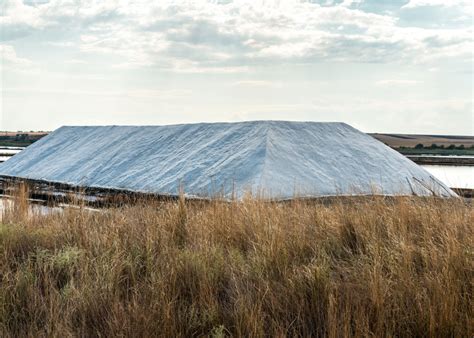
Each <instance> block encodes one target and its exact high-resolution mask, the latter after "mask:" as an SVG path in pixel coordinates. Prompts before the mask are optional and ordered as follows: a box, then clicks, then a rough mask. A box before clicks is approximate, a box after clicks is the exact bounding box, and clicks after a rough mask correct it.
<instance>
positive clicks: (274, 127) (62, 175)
mask: <svg viewBox="0 0 474 338" xmlns="http://www.w3.org/2000/svg"><path fill="white" fill-rule="evenodd" d="M0 175H2V176H13V177H20V178H28V179H35V180H45V181H50V182H58V183H67V184H71V185H75V186H83V187H101V188H113V189H124V190H132V191H140V192H152V193H158V194H171V195H175V194H177V193H178V192H179V189H180V187H182V189H183V190H184V192H185V193H186V194H187V195H189V196H211V195H214V194H221V195H222V194H223V195H224V196H226V197H230V196H232V194H234V196H237V197H242V196H243V195H244V194H245V193H248V192H251V193H253V194H259V195H260V196H262V197H267V198H277V199H286V198H292V197H295V196H298V197H316V196H330V195H358V194H373V193H375V194H383V195H412V194H413V193H415V194H417V195H432V194H433V192H434V193H435V194H437V195H441V196H455V193H454V192H452V191H451V190H450V189H449V188H447V187H446V186H445V185H444V184H443V183H441V182H440V181H438V180H437V179H435V178H434V177H432V176H431V175H430V174H429V173H428V172H427V171H425V170H424V169H423V168H421V167H420V166H418V165H416V164H415V163H413V162H411V161H410V160H408V159H407V158H405V157H404V156H402V155H400V154H399V153H397V152H396V151H394V150H392V149H390V148H389V147H387V146H385V145H384V144H383V143H381V142H379V141H377V140H375V139H374V138H372V137H371V136H369V135H366V134H364V133H362V132H360V131H358V130H356V129H354V128H352V127H351V126H349V125H347V124H344V123H316V122H285V121H252V122H241V123H200V124H182V125H170V126H101V127H62V128H59V129H57V130H56V131H54V132H53V133H51V134H50V135H48V136H46V137H44V138H43V139H41V140H39V141H37V142H36V143H34V144H32V145H31V146H29V147H28V148H26V149H25V150H24V151H22V152H21V153H19V154H17V155H15V156H14V157H12V158H11V159H10V160H8V161H7V162H5V163H3V164H1V165H0Z"/></svg>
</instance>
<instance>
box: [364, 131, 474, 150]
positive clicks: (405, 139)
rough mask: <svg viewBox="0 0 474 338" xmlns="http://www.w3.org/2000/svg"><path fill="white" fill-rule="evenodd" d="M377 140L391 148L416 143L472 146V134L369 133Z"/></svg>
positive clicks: (473, 143)
mask: <svg viewBox="0 0 474 338" xmlns="http://www.w3.org/2000/svg"><path fill="white" fill-rule="evenodd" d="M371 135H372V136H373V137H375V138H376V139H377V140H379V141H381V142H383V143H385V144H387V145H389V146H390V147H392V148H401V147H405V148H414V147H416V145H418V144H423V146H425V147H430V146H431V145H432V144H437V145H439V146H445V147H446V148H447V147H449V146H450V145H454V146H456V147H459V146H464V147H465V148H470V147H472V146H474V137H473V136H443V135H409V134H371Z"/></svg>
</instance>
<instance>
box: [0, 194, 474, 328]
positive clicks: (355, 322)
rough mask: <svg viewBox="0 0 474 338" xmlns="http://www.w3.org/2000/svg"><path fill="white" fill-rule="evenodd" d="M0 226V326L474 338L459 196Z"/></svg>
mask: <svg viewBox="0 0 474 338" xmlns="http://www.w3.org/2000/svg"><path fill="white" fill-rule="evenodd" d="M28 209H29V207H28V204H27V202H26V200H25V196H23V197H21V196H20V197H18V198H17V201H16V202H15V203H13V204H12V205H11V206H10V207H9V208H7V209H6V210H5V211H4V215H3V223H2V225H1V226H0V283H1V289H0V336H2V337H20V336H31V337H33V336H34V337H39V336H48V337H71V336H91V337H92V336H96V337H99V336H100V337H115V336H136V337H150V336H163V337H171V336H173V337H174V336H176V337H179V336H183V337H184V336H214V337H224V336H237V337H238V336H254V337H259V336H276V337H285V336H319V337H326V336H327V337H349V336H365V337H367V336H375V337H389V336H391V337H414V336H416V337H424V336H427V337H443V336H444V337H446V336H449V337H468V336H473V334H474V330H473V325H474V323H473V318H474V313H473V299H472V297H473V277H474V274H473V262H474V250H473V240H474V234H473V224H474V217H473V216H474V212H473V209H472V206H470V205H468V204H466V203H465V202H464V201H462V200H458V199H451V200H441V199H421V198H395V199H387V198H379V197H373V198H367V199H363V200H358V199H351V200H344V199H341V200H336V201H332V202H331V203H319V202H315V201H311V202H310V201H293V202H288V203H268V202H263V201H259V200H255V199H250V198H249V199H245V200H243V201H242V202H231V203H226V202H222V201H212V202H185V201H184V200H183V199H181V200H179V201H174V202H166V203H164V202H150V201H147V202H146V203H145V202H144V203H138V204H135V205H130V206H123V207H120V208H115V209H104V210H100V211H88V210H87V209H84V208H82V209H81V208H79V209H64V210H63V211H62V212H59V213H51V214H48V215H41V214H39V213H31V211H30V212H29V211H28Z"/></svg>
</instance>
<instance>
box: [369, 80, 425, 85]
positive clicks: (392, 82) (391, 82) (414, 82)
mask: <svg viewBox="0 0 474 338" xmlns="http://www.w3.org/2000/svg"><path fill="white" fill-rule="evenodd" d="M422 83H423V81H417V80H400V79H398V80H395V79H391V80H380V81H377V82H376V83H375V84H376V85H377V86H414V85H418V84H422Z"/></svg>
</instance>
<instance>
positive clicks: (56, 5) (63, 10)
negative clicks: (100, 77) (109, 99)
mask: <svg viewBox="0 0 474 338" xmlns="http://www.w3.org/2000/svg"><path fill="white" fill-rule="evenodd" d="M8 1H9V5H7V11H6V15H4V16H3V17H2V19H1V20H2V23H1V28H2V31H4V32H6V33H5V35H6V36H14V35H15V32H19V31H24V32H25V31H28V30H41V29H46V28H48V29H53V28H52V27H54V29H56V30H58V29H61V30H64V29H69V30H70V31H75V30H76V31H78V37H79V38H78V39H77V41H75V42H72V41H69V42H68V43H67V44H65V43H64V42H61V41H51V42H50V43H51V44H55V45H57V46H60V45H61V46H64V47H68V48H70V47H73V46H77V47H78V48H79V50H80V51H81V52H83V53H90V54H104V55H113V56H116V57H117V58H118V60H119V61H118V62H117V59H116V60H115V62H116V63H115V64H114V65H112V67H114V68H117V69H131V68H137V67H156V68H160V69H168V70H172V71H176V72H182V73H183V72H184V73H200V72H207V71H210V70H212V71H213V72H215V73H217V72H223V73H235V72H240V71H246V69H248V68H251V67H253V66H256V65H265V64H268V63H269V62H271V63H272V64H276V63H293V64H304V63H315V62H323V61H337V62H371V63H373V62H376V63H392V62H393V63H397V62H404V63H420V62H431V61H433V60H437V59H440V58H453V57H462V58H465V59H468V58H470V57H471V50H472V48H473V42H472V33H473V32H472V27H461V28H456V29H451V30H450V29H427V28H419V27H405V26H400V25H398V21H397V18H396V17H394V16H391V15H387V14H374V13H369V12H364V11H362V10H359V9H357V8H358V6H354V5H358V4H362V3H363V1H362V0H344V1H343V2H342V3H340V4H339V5H334V6H321V5H319V4H316V3H312V2H310V1H300V0H284V1H283V0H279V1H278V0H274V1H268V0H252V1H251V0H234V1H226V2H225V4H221V3H219V2H216V1H205V0H194V1H192V0H183V1H179V2H176V1H169V0H164V1H160V2H149V1H142V0H137V1H118V0H107V1H99V2H98V1H93V0H77V1H70V2H65V1H61V0H51V1H50V2H48V3H45V4H42V5H38V6H27V5H24V4H23V3H22V1H19V0H8ZM446 3H449V5H448V6H467V5H468V2H467V1H464V0H450V1H443V0H411V1H410V2H409V3H408V4H406V5H405V6H403V8H415V7H423V6H434V5H440V6H441V5H442V6H446ZM354 7H355V8H354ZM73 41H74V40H73ZM73 44H75V45H73Z"/></svg>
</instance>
